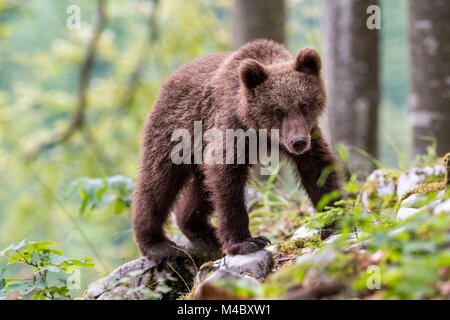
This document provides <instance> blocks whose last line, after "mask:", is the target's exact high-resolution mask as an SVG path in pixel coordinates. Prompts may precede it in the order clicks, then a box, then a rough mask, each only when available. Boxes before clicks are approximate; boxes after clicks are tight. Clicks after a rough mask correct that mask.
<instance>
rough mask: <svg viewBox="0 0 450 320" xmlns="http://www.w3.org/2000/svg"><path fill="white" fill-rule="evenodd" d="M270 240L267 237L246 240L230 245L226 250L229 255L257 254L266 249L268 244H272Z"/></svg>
mask: <svg viewBox="0 0 450 320" xmlns="http://www.w3.org/2000/svg"><path fill="white" fill-rule="evenodd" d="M270 243H271V242H270V240H269V239H268V238H266V237H263V236H259V237H256V238H250V239H247V240H244V241H242V242H239V243H235V244H232V245H230V246H229V247H228V248H226V249H225V253H227V254H232V255H236V254H248V253H252V252H256V251H259V250H262V249H264V247H265V246H266V245H268V244H270Z"/></svg>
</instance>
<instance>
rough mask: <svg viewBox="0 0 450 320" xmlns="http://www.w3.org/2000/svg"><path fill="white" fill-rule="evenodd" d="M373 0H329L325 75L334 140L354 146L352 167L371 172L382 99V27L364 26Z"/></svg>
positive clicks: (347, 145) (326, 2)
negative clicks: (380, 64) (380, 47)
mask: <svg viewBox="0 0 450 320" xmlns="http://www.w3.org/2000/svg"><path fill="white" fill-rule="evenodd" d="M377 4H378V1H374V0H339V1H336V0H326V1H325V8H324V15H323V26H324V33H325V43H324V47H325V64H324V65H325V74H326V78H327V87H328V95H329V97H328V108H329V112H328V116H329V117H330V118H329V124H330V130H331V135H332V140H333V143H334V144H337V143H338V144H342V145H344V146H346V147H347V149H349V151H350V158H349V160H350V161H349V167H350V168H349V169H351V170H357V171H358V172H360V173H368V172H369V171H370V170H372V169H373V167H374V165H373V163H372V161H370V160H369V159H368V157H367V156H363V155H361V153H364V152H361V150H364V151H365V152H367V153H368V154H369V155H370V156H373V157H376V156H377V125H378V103H379V94H380V90H379V78H378V77H379V74H378V73H379V71H378V34H379V32H378V30H377V29H372V30H371V29H369V28H368V27H367V25H366V22H367V19H368V18H369V16H370V14H367V13H366V11H367V8H368V7H369V6H370V5H377Z"/></svg>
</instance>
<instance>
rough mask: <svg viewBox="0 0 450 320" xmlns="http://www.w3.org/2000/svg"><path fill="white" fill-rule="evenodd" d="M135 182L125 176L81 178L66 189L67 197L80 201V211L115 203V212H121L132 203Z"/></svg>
mask: <svg viewBox="0 0 450 320" xmlns="http://www.w3.org/2000/svg"><path fill="white" fill-rule="evenodd" d="M133 188H134V183H133V181H132V180H131V179H130V178H127V177H124V176H113V177H108V178H103V179H89V178H79V179H76V180H75V181H73V182H71V183H70V184H69V185H68V186H67V188H66V189H65V198H66V199H71V200H75V201H77V202H80V209H79V210H80V212H81V213H83V212H84V211H85V210H86V209H96V208H102V207H104V206H106V205H108V204H110V203H114V213H121V212H123V210H124V209H125V208H129V207H130V205H131V193H132V191H133Z"/></svg>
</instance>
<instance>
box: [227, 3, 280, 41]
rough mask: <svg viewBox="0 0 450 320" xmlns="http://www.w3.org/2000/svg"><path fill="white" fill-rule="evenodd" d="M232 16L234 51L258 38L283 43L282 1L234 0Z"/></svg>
mask: <svg viewBox="0 0 450 320" xmlns="http://www.w3.org/2000/svg"><path fill="white" fill-rule="evenodd" d="M232 15H233V47H234V48H235V49H237V48H239V47H240V46H242V45H243V44H244V43H246V42H249V41H252V40H255V39H259V38H266V39H272V40H274V41H276V42H279V43H284V41H285V30H284V29H285V12H284V0H235V3H234V7H233V12H232Z"/></svg>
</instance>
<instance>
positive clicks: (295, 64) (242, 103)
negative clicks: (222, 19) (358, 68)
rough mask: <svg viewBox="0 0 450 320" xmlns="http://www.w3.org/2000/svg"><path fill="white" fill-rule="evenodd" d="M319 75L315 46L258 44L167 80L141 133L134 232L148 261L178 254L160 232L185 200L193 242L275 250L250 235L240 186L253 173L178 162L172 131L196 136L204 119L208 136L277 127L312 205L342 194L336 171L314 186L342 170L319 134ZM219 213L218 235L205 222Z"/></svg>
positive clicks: (194, 64) (201, 61)
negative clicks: (292, 48)
mask: <svg viewBox="0 0 450 320" xmlns="http://www.w3.org/2000/svg"><path fill="white" fill-rule="evenodd" d="M320 69H321V60H320V56H319V53H318V52H317V50H316V49H314V48H310V47H308V48H304V49H302V50H301V51H300V52H299V53H298V55H297V56H296V58H295V59H292V56H291V55H290V54H289V52H288V51H287V50H286V49H285V48H284V47H283V46H282V45H279V44H276V43H274V42H272V41H267V40H258V41H255V42H251V43H249V44H246V45H244V46H243V47H242V48H241V49H239V50H238V51H235V52H228V53H216V54H210V55H207V56H205V57H201V58H198V59H196V60H193V61H191V62H189V63H187V64H185V65H184V66H182V67H181V68H179V69H178V70H177V71H175V72H174V73H173V74H172V75H171V76H170V77H169V78H168V79H167V81H166V82H165V83H164V85H163V86H162V88H161V91H160V94H159V97H158V99H157V101H156V103H155V106H154V107H153V110H152V112H151V113H150V115H149V116H148V118H147V120H146V123H145V126H144V130H143V140H142V160H141V166H140V170H139V174H138V179H137V185H136V188H135V191H134V195H133V227H134V232H135V238H136V241H137V243H138V245H139V248H140V250H141V253H142V254H143V255H144V256H147V257H149V258H152V259H154V260H156V261H158V262H161V261H164V260H165V259H170V258H173V257H175V256H176V255H177V254H178V253H179V249H177V248H176V245H175V243H173V242H172V241H170V240H169V239H168V238H167V237H166V236H165V234H164V231H163V227H164V224H165V222H166V219H167V217H168V214H169V212H170V209H171V208H172V206H174V205H175V202H176V199H177V196H178V194H179V193H181V197H180V199H179V201H178V204H177V206H176V208H175V212H176V218H177V224H178V225H179V227H180V229H181V231H182V232H183V233H184V234H185V235H186V236H187V237H188V238H189V240H190V241H191V242H192V243H194V244H203V245H205V244H206V245H210V246H212V247H214V246H215V247H218V246H221V247H222V249H223V251H224V252H225V253H229V254H246V253H250V252H254V251H257V250H260V249H262V248H264V246H265V245H266V244H267V243H268V242H269V241H268V239H267V238H265V237H252V235H251V234H250V231H249V218H248V213H247V209H246V205H245V189H244V188H245V183H246V181H247V178H248V175H249V168H250V165H248V164H178V165H177V164H174V163H173V162H172V160H171V156H170V155H171V151H172V148H173V147H174V146H175V145H176V144H178V142H177V141H171V134H172V132H173V131H174V130H175V129H179V128H185V129H187V130H188V131H189V132H190V133H191V137H193V128H194V125H193V124H194V121H202V125H203V131H205V130H207V129H209V128H213V127H214V128H218V129H219V130H221V131H225V129H238V128H242V129H243V130H244V131H245V130H247V129H248V128H253V129H255V130H258V129H268V130H269V131H270V129H279V130H280V131H279V132H280V135H279V136H280V152H281V154H282V155H284V156H285V157H286V158H287V159H289V160H290V161H291V162H292V163H293V164H294V166H295V167H296V169H297V172H298V174H299V177H300V178H301V181H302V183H303V186H304V188H305V189H306V192H307V193H308V195H309V197H310V198H311V200H312V202H313V203H314V204H317V203H318V201H319V200H320V198H321V197H322V195H324V194H326V193H329V192H331V191H332V190H335V189H339V183H338V180H339V179H338V175H337V173H336V172H333V173H331V174H329V175H328V177H327V178H326V182H325V184H323V185H321V186H318V185H317V180H318V179H319V177H320V175H321V173H322V170H323V169H324V168H327V167H329V166H331V165H335V164H336V163H337V160H336V158H335V156H334V155H333V153H332V151H331V149H330V147H329V146H328V144H327V142H326V141H325V139H324V138H323V136H322V134H321V132H320V129H319V128H318V118H319V116H320V114H321V113H322V111H323V109H324V106H325V100H326V94H325V89H324V83H323V80H322V77H321V74H320ZM311 133H314V134H313V137H312V138H311ZM246 159H247V158H246ZM182 188H183V191H182V192H180V191H181V190H182ZM213 211H216V212H217V214H218V221H219V225H218V228H217V229H216V228H215V227H214V226H212V225H211V224H210V222H209V218H210V216H211V214H212V213H213Z"/></svg>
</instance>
